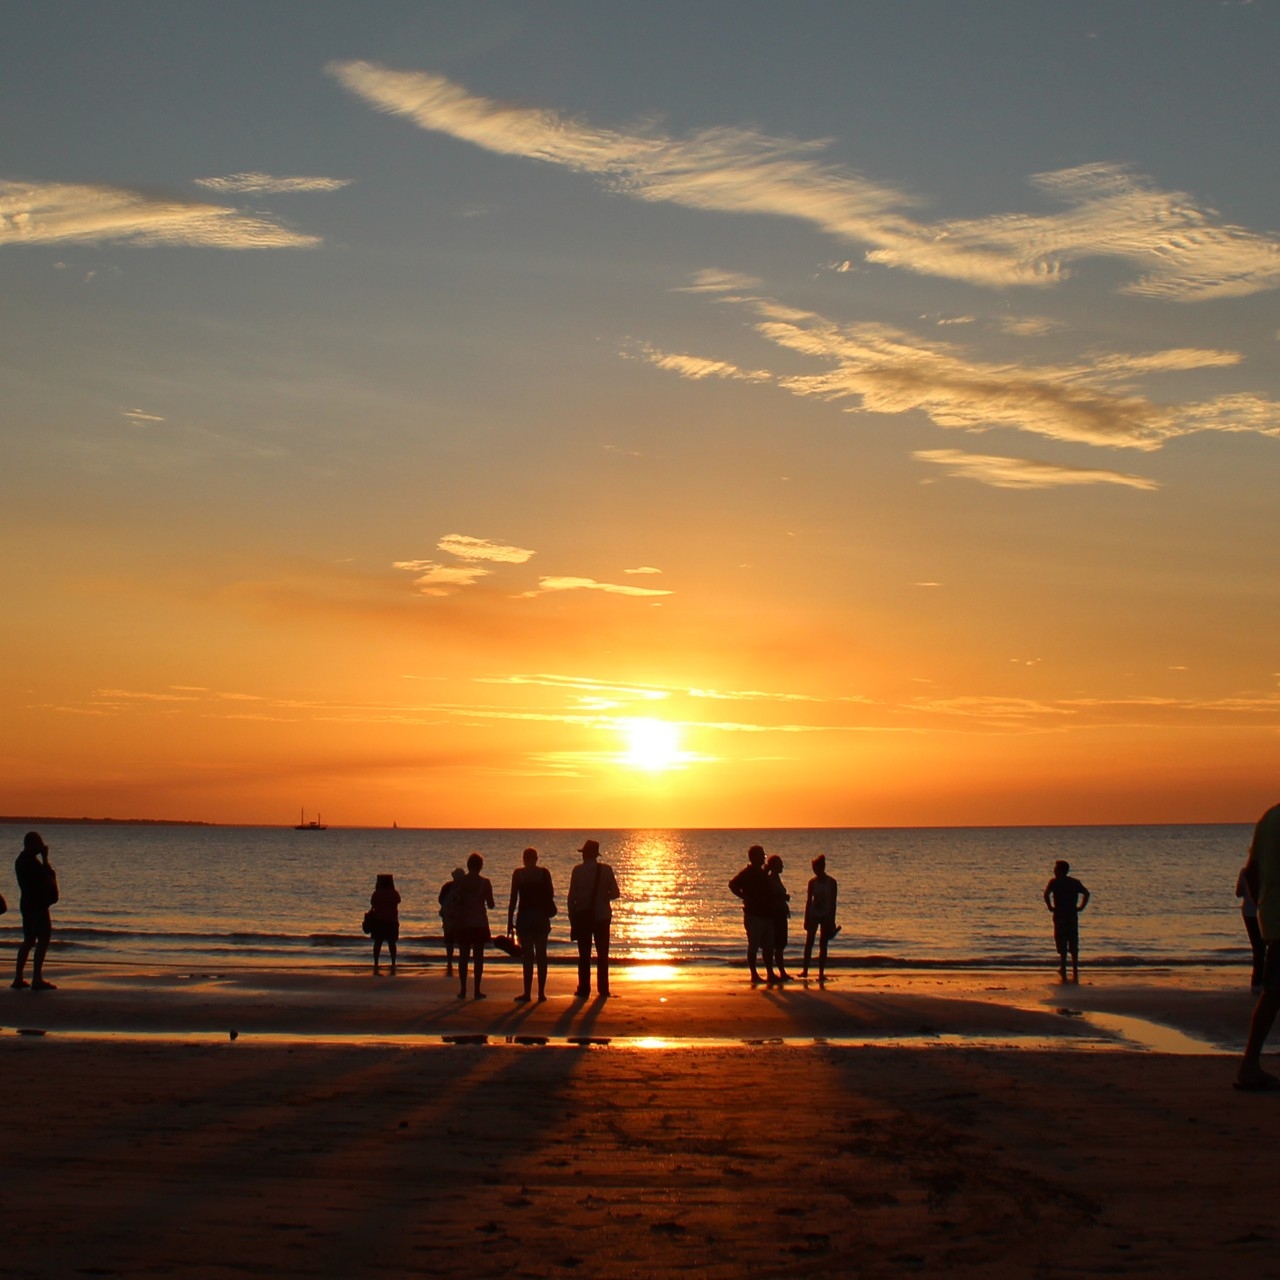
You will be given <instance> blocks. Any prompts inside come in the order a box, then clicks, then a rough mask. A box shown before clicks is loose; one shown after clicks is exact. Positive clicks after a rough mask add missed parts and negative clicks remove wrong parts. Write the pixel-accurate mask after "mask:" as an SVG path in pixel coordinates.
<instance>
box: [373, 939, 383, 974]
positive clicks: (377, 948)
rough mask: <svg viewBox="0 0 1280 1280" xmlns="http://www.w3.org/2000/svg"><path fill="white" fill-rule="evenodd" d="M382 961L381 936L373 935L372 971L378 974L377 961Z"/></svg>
mask: <svg viewBox="0 0 1280 1280" xmlns="http://www.w3.org/2000/svg"><path fill="white" fill-rule="evenodd" d="M381 959H382V935H381V934H378V933H376V934H374V936H373V971H374V973H378V972H379V969H378V961H379V960H381Z"/></svg>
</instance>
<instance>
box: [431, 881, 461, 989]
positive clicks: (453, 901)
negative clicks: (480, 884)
mask: <svg viewBox="0 0 1280 1280" xmlns="http://www.w3.org/2000/svg"><path fill="white" fill-rule="evenodd" d="M466 874H467V873H466V872H465V871H463V869H462V868H461V867H454V869H453V877H452V878H451V879H449V880H446V881H445V882H444V884H442V885H441V886H440V897H439V898H438V899H437V901H438V902H439V903H440V932H441V933H442V934H444V958H445V965H444V976H445V977H446V978H452V977H453V949H454V947H456V946H457V945H458V907H459V905H460V903H461V899H459V897H458V883H459V882H460V881H461V879H462V877H463V876H465V875H466Z"/></svg>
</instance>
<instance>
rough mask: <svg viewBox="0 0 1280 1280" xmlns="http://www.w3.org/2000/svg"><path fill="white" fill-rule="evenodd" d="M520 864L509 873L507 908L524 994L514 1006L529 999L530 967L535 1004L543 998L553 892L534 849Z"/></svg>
mask: <svg viewBox="0 0 1280 1280" xmlns="http://www.w3.org/2000/svg"><path fill="white" fill-rule="evenodd" d="M522 861H523V865H522V866H519V867H517V868H516V869H515V870H514V871H513V872H512V873H511V902H510V904H509V905H508V907H507V936H508V937H510V936H511V933H512V929H513V928H514V930H515V936H516V937H517V938H519V939H520V959H521V962H522V963H523V965H524V992H523V994H521V995H518V996H516V1003H517V1004H528V1003H529V1001H530V1000H531V999H532V998H533V995H532V989H533V966H534V963H535V961H536V963H537V966H538V1003H539V1004H542V1003H543V1001H545V1000H546V998H547V939H548V938H549V937H550V936H551V917H552V916H553V915H555V913H556V892H555V889H554V888H553V887H552V884H551V872H550V871H548V870H547V869H546V867H540V866H538V851H537V849H526V850H525V851H524V854H523V855H522Z"/></svg>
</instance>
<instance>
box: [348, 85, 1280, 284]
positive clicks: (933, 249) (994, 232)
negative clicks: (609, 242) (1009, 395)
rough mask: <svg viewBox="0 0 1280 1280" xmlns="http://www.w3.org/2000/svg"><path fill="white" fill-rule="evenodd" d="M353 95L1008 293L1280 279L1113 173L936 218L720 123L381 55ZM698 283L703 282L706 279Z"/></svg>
mask: <svg viewBox="0 0 1280 1280" xmlns="http://www.w3.org/2000/svg"><path fill="white" fill-rule="evenodd" d="M329 70H330V72H331V73H332V74H333V75H334V76H335V77H336V78H337V79H338V81H339V82H340V83H341V84H342V85H343V86H344V87H346V88H347V89H348V90H350V91H351V92H352V93H353V94H355V95H357V96H358V97H360V98H362V99H363V100H364V101H365V102H368V103H370V104H371V105H373V106H374V107H376V108H377V109H378V110H380V111H384V112H387V113H388V114H392V115H399V116H404V117H407V118H408V119H410V120H412V121H414V123H416V124H417V125H419V126H420V127H421V128H423V129H427V130H432V131H436V132H440V133H445V134H448V135H449V136H451V137H455V138H460V139H463V140H465V141H467V142H471V143H474V144H475V145H476V146H479V147H483V148H485V149H486V150H488V151H492V152H495V153H497V154H500V155H509V156H520V157H524V158H527V159H533V160H541V161H544V162H546V163H549V164H556V165H560V166H563V167H565V168H567V169H571V170H574V171H576V172H579V173H589V174H592V175H595V176H596V177H597V178H599V179H600V180H601V181H602V182H603V183H604V184H605V185H607V186H608V187H609V188H610V189H611V190H614V191H618V192H621V193H624V194H626V195H630V196H632V197H634V198H636V199H640V200H645V201H650V202H667V203H671V204H678V205H682V206H684V207H686V208H694V209H706V210H714V211H717V212H724V213H751V214H768V215H773V216H779V217H789V218H796V219H800V220H802V221H804V222H807V223H809V224H811V225H813V226H815V227H817V228H819V229H820V230H822V231H823V232H825V233H826V234H828V235H830V236H832V237H834V238H836V239H838V240H841V241H845V242H851V243H857V244H862V245H865V246H867V249H866V258H867V260H868V261H870V262H874V263H879V264H881V265H883V266H889V267H898V268H901V269H904V270H908V271H913V272H916V273H918V274H922V275H933V276H941V277H945V278H948V279H953V280H963V281H967V282H969V283H972V284H977V285H985V286H989V287H997V288H1003V287H1008V286H1011V285H1023V286H1031V287H1045V286H1049V285H1052V284H1054V283H1056V282H1057V281H1059V280H1061V279H1063V278H1064V277H1065V276H1067V275H1068V274H1069V272H1070V268H1071V265H1072V264H1073V263H1075V262H1078V261H1082V260H1084V259H1088V258H1112V259H1116V260H1118V261H1120V262H1122V263H1123V264H1125V265H1126V266H1128V267H1129V268H1130V269H1131V270H1133V271H1135V272H1137V273H1138V275H1137V279H1135V280H1131V281H1130V282H1129V283H1127V284H1126V285H1125V286H1123V288H1124V291H1125V292H1128V293H1135V294H1141V295H1145V296H1148V297H1155V298H1167V299H1177V300H1192V299H1200V298H1211V297H1230V296H1239V295H1243V294H1248V293H1256V292H1258V291H1260V290H1264V289H1273V288H1276V287H1277V286H1280V241H1277V240H1276V239H1275V238H1274V237H1271V236H1265V235H1261V234H1258V233H1255V232H1251V231H1249V230H1246V229H1245V228H1243V227H1238V226H1233V225H1231V224H1227V223H1222V222H1220V221H1218V220H1217V219H1216V215H1214V214H1213V213H1212V212H1210V211H1209V210H1206V209H1203V208H1200V207H1198V205H1197V204H1196V201H1195V200H1194V199H1193V197H1191V196H1190V195H1188V194H1187V193H1185V192H1181V191H1163V190H1160V189H1159V188H1158V187H1157V186H1156V185H1155V184H1153V183H1151V182H1149V181H1148V180H1146V179H1145V178H1143V177H1140V176H1138V175H1134V174H1131V173H1129V172H1128V171H1127V170H1126V169H1124V168H1123V167H1122V166H1119V165H1114V164H1105V163H1098V164H1089V165H1081V166H1077V167H1075V168H1071V169H1064V170H1059V171H1056V172H1051V173H1042V174H1038V175H1035V176H1034V177H1033V178H1032V179H1031V182H1032V185H1033V187H1034V188H1035V189H1036V191H1037V192H1038V193H1039V194H1040V195H1041V196H1042V197H1043V198H1044V199H1045V200H1047V201H1053V202H1056V203H1058V204H1060V205H1065V206H1066V207H1065V209H1064V210H1062V211H1061V212H1057V213H1044V214H1033V213H1004V214H998V215H995V216H992V217H986V218H973V219H944V220H941V221H937V222H928V221H925V220H923V219H920V218H918V217H916V216H915V215H914V213H913V212H912V209H913V206H914V205H915V204H916V201H914V200H912V199H911V198H909V197H908V196H907V195H906V193H904V192H902V191H900V190H898V189H896V188H894V187H892V186H890V185H887V184H884V183H879V182H875V181H873V180H871V179H869V178H866V177H864V176H863V175H862V174H860V173H858V172H856V171H854V170H851V169H847V168H843V167H841V166H839V165H835V164H832V163H830V162H829V161H827V160H825V159H824V158H823V152H824V151H825V150H826V148H827V143H826V142H825V141H823V140H812V141H806V140H801V139H796V138H786V137H783V138H777V137H770V136H769V135H767V134H764V133H762V132H760V131H758V130H755V129H747V128H711V129H704V130H700V131H698V132H695V133H693V134H690V135H689V136H687V137H684V138H677V137H671V136H668V135H665V134H662V133H660V132H658V131H657V130H655V129H647V128H646V129H638V130H632V131H627V130H622V129H610V128H603V127H598V126H595V125H591V124H587V123H583V122H580V121H576V120H573V119H570V118H568V117H565V116H563V115H561V114H559V113H557V112H555V111H551V110H546V109H542V108H534V107H524V106H519V105H515V104H512V103H505V102H498V101H495V100H494V99H490V98H484V97H480V96H478V95H475V94H472V93H470V92H469V91H468V90H467V89H465V88H464V87H463V86H461V85H459V84H455V83H454V82H453V81H451V80H449V79H447V78H446V77H445V76H441V75H434V74H431V73H427V72H415V71H394V70H391V69H389V68H386V67H382V66H379V65H377V64H375V63H370V62H335V63H331V64H330V67H329ZM695 287H696V286H695Z"/></svg>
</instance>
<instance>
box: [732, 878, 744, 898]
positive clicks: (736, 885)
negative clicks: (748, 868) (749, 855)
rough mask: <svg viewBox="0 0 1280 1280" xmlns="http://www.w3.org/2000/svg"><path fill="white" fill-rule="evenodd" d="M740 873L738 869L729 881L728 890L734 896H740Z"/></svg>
mask: <svg viewBox="0 0 1280 1280" xmlns="http://www.w3.org/2000/svg"><path fill="white" fill-rule="evenodd" d="M742 875H743V873H742V872H741V871H739V872H738V874H737V875H736V876H734V877H733V879H732V880H730V881H729V892H730V893H731V894H733V896H734V897H735V898H740V897H742Z"/></svg>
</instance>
